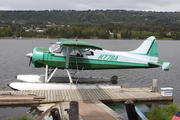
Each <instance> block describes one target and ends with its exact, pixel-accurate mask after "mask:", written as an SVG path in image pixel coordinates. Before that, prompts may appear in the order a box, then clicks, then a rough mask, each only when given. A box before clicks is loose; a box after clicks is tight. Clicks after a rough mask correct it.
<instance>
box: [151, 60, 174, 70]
mask: <svg viewBox="0 0 180 120" xmlns="http://www.w3.org/2000/svg"><path fill="white" fill-rule="evenodd" d="M148 64H150V65H155V66H157V67H159V66H162V70H163V71H168V70H169V68H170V67H172V66H173V65H172V64H171V63H170V62H165V61H159V62H148Z"/></svg>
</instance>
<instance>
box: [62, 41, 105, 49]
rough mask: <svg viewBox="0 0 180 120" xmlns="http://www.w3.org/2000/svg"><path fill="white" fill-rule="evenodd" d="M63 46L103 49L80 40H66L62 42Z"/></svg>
mask: <svg viewBox="0 0 180 120" xmlns="http://www.w3.org/2000/svg"><path fill="white" fill-rule="evenodd" d="M60 44H61V45H63V46H66V47H73V48H90V49H98V50H102V48H101V47H98V46H96V45H93V44H89V43H85V42H79V41H64V42H61V43H60Z"/></svg>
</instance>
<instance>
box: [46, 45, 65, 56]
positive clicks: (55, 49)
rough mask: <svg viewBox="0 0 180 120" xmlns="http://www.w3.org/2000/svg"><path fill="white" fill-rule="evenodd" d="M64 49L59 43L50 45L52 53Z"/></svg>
mask: <svg viewBox="0 0 180 120" xmlns="http://www.w3.org/2000/svg"><path fill="white" fill-rule="evenodd" d="M62 49H63V47H61V46H60V45H58V44H53V45H51V46H50V47H49V51H50V52H51V53H52V54H58V53H59V54H60V53H61V52H62Z"/></svg>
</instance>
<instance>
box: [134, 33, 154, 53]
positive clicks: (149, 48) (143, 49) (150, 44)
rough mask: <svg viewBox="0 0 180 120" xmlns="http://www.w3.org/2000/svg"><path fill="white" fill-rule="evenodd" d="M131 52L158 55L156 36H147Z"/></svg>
mask: <svg viewBox="0 0 180 120" xmlns="http://www.w3.org/2000/svg"><path fill="white" fill-rule="evenodd" d="M131 52H133V53H137V54H144V55H147V56H152V57H158V45H157V41H156V38H155V37H154V36H151V37H149V38H147V39H146V40H145V41H144V42H143V43H142V44H141V46H140V47H139V48H137V49H136V50H133V51H131Z"/></svg>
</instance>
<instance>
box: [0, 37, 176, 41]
mask: <svg viewBox="0 0 180 120" xmlns="http://www.w3.org/2000/svg"><path fill="white" fill-rule="evenodd" d="M1 39H14V40H30V39H35V40H36V39H42V40H50V39H60V38H36V37H32V38H29V37H21V38H19V37H17V38H13V37H0V40H1ZM65 39H72V40H74V39H75V38H65ZM145 39H147V38H145ZM145 39H111V38H109V39H99V38H89V39H87V38H77V40H145ZM156 40H170V41H178V40H173V39H172V38H162V39H157V38H156Z"/></svg>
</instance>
